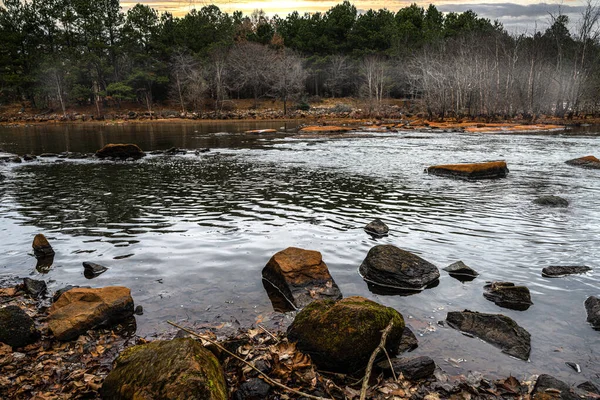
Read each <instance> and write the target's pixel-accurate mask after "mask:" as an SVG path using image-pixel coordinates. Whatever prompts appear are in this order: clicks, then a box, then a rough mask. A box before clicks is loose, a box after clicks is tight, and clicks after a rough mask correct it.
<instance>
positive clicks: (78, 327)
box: [48, 286, 133, 341]
mask: <svg viewBox="0 0 600 400" xmlns="http://www.w3.org/2000/svg"><path fill="white" fill-rule="evenodd" d="M132 315H133V299H132V298H131V291H130V290H129V289H128V288H126V287H123V286H108V287H104V288H98V289H85V288H75V289H71V290H69V291H67V292H64V293H63V294H62V295H61V296H60V297H59V298H58V300H56V301H55V302H54V304H52V306H51V307H50V310H49V315H48V328H49V329H50V330H51V331H52V333H53V334H54V336H55V337H56V338H57V339H58V340H62V341H66V340H71V339H75V338H77V337H78V336H79V335H81V334H83V333H85V332H86V331H87V330H88V329H94V328H96V327H98V326H105V325H106V326H110V325H112V324H115V323H118V322H121V321H123V320H125V319H126V318H128V317H131V316H132Z"/></svg>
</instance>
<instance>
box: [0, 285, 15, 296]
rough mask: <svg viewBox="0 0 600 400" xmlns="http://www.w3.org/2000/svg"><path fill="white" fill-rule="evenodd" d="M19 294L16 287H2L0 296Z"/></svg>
mask: <svg viewBox="0 0 600 400" xmlns="http://www.w3.org/2000/svg"><path fill="white" fill-rule="evenodd" d="M16 295H17V289H16V288H14V287H9V288H4V289H0V297H13V296H16Z"/></svg>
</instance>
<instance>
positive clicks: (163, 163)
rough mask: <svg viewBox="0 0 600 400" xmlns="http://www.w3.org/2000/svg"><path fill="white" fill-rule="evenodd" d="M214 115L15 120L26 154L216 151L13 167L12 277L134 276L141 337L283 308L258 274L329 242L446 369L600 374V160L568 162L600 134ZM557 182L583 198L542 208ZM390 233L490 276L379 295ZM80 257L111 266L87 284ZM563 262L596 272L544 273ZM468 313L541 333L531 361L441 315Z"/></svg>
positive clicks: (341, 262) (346, 286) (3, 258)
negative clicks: (224, 120) (493, 176)
mask: <svg viewBox="0 0 600 400" xmlns="http://www.w3.org/2000/svg"><path fill="white" fill-rule="evenodd" d="M275 124H276V125H277V128H279V127H280V126H281V125H282V123H281V122H278V123H275ZM202 126H203V127H194V126H190V125H185V126H184V125H178V124H169V125H163V126H141V125H140V126H130V127H127V126H119V127H97V128H94V129H96V131H95V132H92V131H89V128H81V129H79V128H76V127H69V128H70V129H71V130H70V131H69V132H68V135H69V137H65V135H66V133H65V132H61V129H63V127H55V128H52V129H50V130H44V129H43V128H42V127H36V128H19V129H7V128H0V147H1V148H4V149H5V150H7V151H11V152H18V153H20V154H21V153H24V152H30V151H33V152H36V153H38V154H39V153H40V152H43V151H47V152H60V151H65V150H71V151H86V152H89V151H94V150H96V149H97V148H98V147H99V146H100V145H101V143H100V142H101V141H103V140H104V141H106V142H109V141H113V142H117V141H119V142H135V143H138V144H140V146H141V147H142V148H143V149H144V150H152V149H165V148H169V147H171V146H179V147H185V148H189V149H195V148H201V147H211V149H212V150H211V152H209V153H203V154H200V155H198V156H196V155H194V154H193V153H190V154H187V155H182V156H173V157H168V156H148V157H146V158H144V159H142V160H141V161H138V162H133V163H112V162H102V161H88V160H82V161H80V160H69V161H64V162H57V160H56V159H55V158H48V159H42V160H40V161H36V162H32V163H24V164H21V165H15V164H3V165H0V174H2V175H3V176H4V179H3V180H2V181H0V271H1V273H2V275H6V276H8V275H18V276H20V277H25V276H31V277H34V278H37V279H45V280H46V281H48V285H49V288H50V290H51V291H54V290H56V289H58V288H60V287H63V286H65V285H67V284H71V285H91V286H94V287H100V286H107V285H124V286H128V287H130V288H131V289H132V296H133V298H134V300H135V302H136V305H137V304H140V305H142V306H143V307H144V315H143V316H139V317H137V321H138V333H139V334H141V335H151V334H152V333H153V332H156V331H158V332H161V331H164V330H167V329H168V328H167V326H166V323H165V321H166V320H168V319H171V320H179V321H182V320H187V321H188V322H189V323H204V322H208V323H213V322H219V321H221V322H224V323H229V324H233V326H237V324H238V323H239V325H240V326H250V325H252V324H254V323H256V321H257V320H264V319H268V318H272V317H273V316H274V315H276V313H275V312H274V311H273V306H272V304H271V301H270V300H269V297H268V296H267V294H266V292H265V290H264V288H263V285H262V282H261V274H260V272H261V269H262V268H263V267H264V265H265V264H266V263H267V261H268V260H269V258H270V257H271V256H272V255H273V254H274V253H275V252H277V251H279V250H282V249H284V248H286V247H288V246H296V247H302V248H307V249H313V250H319V251H320V252H321V253H322V254H323V259H324V261H325V263H327V265H328V266H329V269H330V271H331V274H332V276H333V278H334V279H335V281H336V283H337V284H338V286H339V287H340V289H341V291H342V293H343V294H344V296H346V297H347V296H352V295H360V296H365V297H368V298H370V299H373V300H375V301H378V302H380V303H383V304H385V305H388V306H391V307H394V308H396V309H397V310H398V311H400V312H401V313H402V314H403V315H404V317H405V319H406V322H407V324H408V325H409V326H410V327H411V328H412V329H413V331H414V332H415V333H416V334H417V336H418V339H419V341H420V347H419V348H418V349H417V350H416V351H415V352H414V354H419V355H421V354H422V355H429V356H431V357H432V358H433V359H434V360H435V361H436V363H437V364H438V365H439V366H440V367H441V368H442V369H443V370H445V371H446V372H448V373H449V374H459V373H463V374H466V373H467V372H468V371H479V372H481V373H484V374H486V376H489V377H498V376H507V375H508V374H512V375H513V376H516V377H518V378H527V377H528V376H529V375H531V374H539V373H549V374H552V375H554V376H556V377H558V378H560V379H563V380H565V381H567V382H570V383H580V382H582V381H584V380H586V379H594V380H596V382H597V380H598V379H599V378H600V377H599V376H598V373H599V372H600V355H599V354H598V350H597V349H598V348H600V347H599V345H600V333H599V332H595V331H594V330H592V328H591V327H590V326H589V324H587V323H586V322H585V319H586V315H585V309H584V307H583V302H584V301H585V299H586V298H587V297H588V296H590V295H596V296H597V295H600V285H599V284H598V275H597V273H598V272H597V270H598V268H600V210H599V209H598V200H597V199H598V196H599V194H600V179H599V178H600V171H598V170H585V169H579V168H575V167H571V166H568V165H566V164H564V161H565V160H568V159H571V158H575V157H580V156H584V155H588V154H593V153H594V152H595V150H596V149H597V147H598V146H597V144H598V139H597V137H596V136H594V135H579V136H577V135H575V136H561V135H553V136H535V135H519V136H512V135H511V136H509V135H474V134H432V133H411V134H397V133H396V134H377V135H375V136H373V135H370V134H367V133H365V134H364V137H362V136H361V135H359V137H356V138H348V139H335V140H328V139H318V140H316V139H312V140H307V139H297V138H293V137H291V136H286V135H274V136H248V135H239V134H231V133H221V134H218V135H216V134H214V133H213V134H211V133H210V132H240V131H242V130H245V129H250V128H251V127H245V126H244V127H243V128H240V127H239V126H238V125H233V124H230V125H227V124H223V125H220V126H217V125H213V126H211V127H210V128H206V127H204V125H202ZM260 127H265V124H262V125H261V126H260ZM268 127H271V126H268ZM150 129H151V130H152V132H149V130H150ZM203 129H204V130H203ZM99 130H100V131H99ZM195 131H197V132H195ZM150 133H151V135H150ZM592 133H594V132H592ZM101 138H103V139H101ZM596 155H597V154H596ZM497 159H504V160H506V161H507V163H508V166H509V169H510V173H509V175H508V178H506V179H502V180H495V181H485V182H465V181H457V180H451V179H444V178H440V177H434V176H428V175H426V174H424V173H423V170H424V168H425V167H427V166H429V165H432V164H443V163H455V162H476V161H484V160H497ZM546 194H552V195H560V196H562V197H564V198H566V199H568V200H569V201H570V203H571V204H570V206H569V207H568V208H566V209H552V208H544V207H540V206H537V205H535V204H532V200H533V199H535V198H536V197H537V196H540V195H546ZM374 218H380V219H382V220H383V221H384V222H385V223H386V224H388V226H389V227H390V235H389V236H388V237H386V238H383V239H378V240H375V239H373V238H371V237H370V236H369V235H367V234H366V233H365V232H364V231H363V230H362V227H363V226H364V225H366V224H367V223H368V222H370V221H371V220H372V219H374ZM40 232H42V233H44V234H45V235H46V236H47V237H48V239H49V240H50V242H51V244H52V245H53V247H54V249H55V251H56V253H57V254H56V257H55V262H54V265H53V267H52V269H51V270H50V272H48V273H47V274H41V273H39V272H38V271H37V270H36V269H35V264H36V262H35V259H34V257H32V254H30V253H31V248H30V245H31V240H32V238H33V236H34V235H35V234H36V233H40ZM387 243H389V244H394V245H396V246H398V247H400V248H403V249H406V250H409V251H412V252H415V253H416V254H418V255H420V256H421V257H423V258H425V259H426V260H428V261H430V262H432V263H434V264H436V265H437V266H438V268H440V269H441V268H444V267H446V266H447V265H449V264H451V263H453V262H455V261H458V260H462V261H464V262H465V263H466V264H467V265H469V266H471V267H472V268H474V269H475V270H476V271H478V272H479V273H480V275H479V277H478V278H477V279H475V280H474V281H472V282H467V283H460V282H459V281H457V280H455V279H453V278H451V277H449V276H448V274H447V273H446V272H444V271H441V279H440V284H439V285H438V286H437V287H435V288H432V289H428V290H425V291H423V292H421V293H418V294H415V295H412V296H408V297H401V296H385V295H379V294H375V293H372V292H370V291H369V289H368V287H367V285H366V283H365V282H364V281H363V280H362V279H361V277H360V276H359V275H358V273H357V269H358V266H359V265H360V263H361V262H362V260H363V259H364V257H365V256H366V254H367V252H368V251H369V249H370V248H371V247H372V246H374V245H376V244H387ZM83 261H92V262H95V263H99V264H102V265H105V266H107V267H108V268H109V270H108V271H107V272H106V273H104V274H102V275H101V276H99V277H97V278H95V279H93V280H88V279H86V278H85V277H84V276H83V268H82V265H81V263H82V262H83ZM548 265H589V266H591V267H593V268H596V271H594V272H593V273H591V274H588V275H579V276H572V277H567V278H562V279H548V278H542V276H541V269H542V268H543V267H545V266H548ZM486 281H511V282H514V283H516V284H525V285H527V286H528V287H529V288H530V290H531V292H532V300H533V303H534V305H533V306H532V307H531V308H529V310H527V311H513V310H508V309H503V308H500V307H498V306H496V305H495V304H494V303H492V302H490V301H487V300H485V299H484V297H483V295H482V293H483V286H484V284H485V282H486ZM463 309H470V310H476V311H481V312H490V313H502V314H504V315H507V316H510V317H511V318H513V319H514V320H515V321H517V322H518V323H519V324H520V325H521V326H523V327H524V328H526V329H527V330H528V331H529V332H530V333H531V335H532V352H531V362H529V363H527V362H523V361H520V360H516V359H512V358H510V357H509V356H507V355H505V354H502V353H501V352H500V350H499V349H497V348H495V347H493V346H491V345H489V344H486V343H484V342H482V341H480V340H478V339H473V338H469V337H466V336H463V335H462V334H460V333H459V332H457V331H455V330H452V329H450V328H446V327H443V326H440V325H438V324H437V321H441V320H444V319H445V317H446V313H447V312H448V311H455V310H463ZM566 361H570V362H575V363H578V364H579V365H580V366H581V369H582V373H581V374H577V373H576V372H575V371H573V370H571V369H570V368H569V367H568V366H566V365H565V364H564V363H565V362H566Z"/></svg>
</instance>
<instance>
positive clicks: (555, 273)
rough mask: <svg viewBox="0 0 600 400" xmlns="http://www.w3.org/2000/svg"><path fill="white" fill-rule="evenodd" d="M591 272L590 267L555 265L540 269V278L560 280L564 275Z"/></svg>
mask: <svg viewBox="0 0 600 400" xmlns="http://www.w3.org/2000/svg"><path fill="white" fill-rule="evenodd" d="M591 270H592V269H591V268H590V267H587V266H585V265H571V266H567V265H555V266H551V267H546V268H544V269H542V276H543V277H545V278H560V277H563V276H566V275H575V274H584V273H586V272H589V271H591Z"/></svg>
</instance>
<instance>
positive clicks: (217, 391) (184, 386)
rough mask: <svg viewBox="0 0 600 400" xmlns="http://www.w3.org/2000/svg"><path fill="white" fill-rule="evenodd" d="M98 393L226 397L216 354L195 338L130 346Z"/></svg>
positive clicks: (130, 397) (124, 398) (116, 398)
mask: <svg viewBox="0 0 600 400" xmlns="http://www.w3.org/2000/svg"><path fill="white" fill-rule="evenodd" d="M100 394H101V396H102V398H103V399H104V400H137V399H197V400H227V386H226V383H225V376H224V374H223V371H222V369H221V366H220V364H219V361H218V360H217V359H216V357H215V356H214V355H213V354H212V353H211V352H210V351H208V350H206V349H205V348H204V346H202V344H201V343H200V342H198V341H196V340H194V339H190V338H184V339H173V340H169V341H164V340H157V341H154V342H151V343H147V344H143V345H138V346H133V347H130V348H128V349H126V350H125V351H123V352H122V353H121V355H119V357H118V358H117V359H116V360H115V363H114V368H113V370H112V371H111V372H110V373H109V374H108V376H107V377H106V379H105V380H104V383H103V384H102V388H101V389H100Z"/></svg>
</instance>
